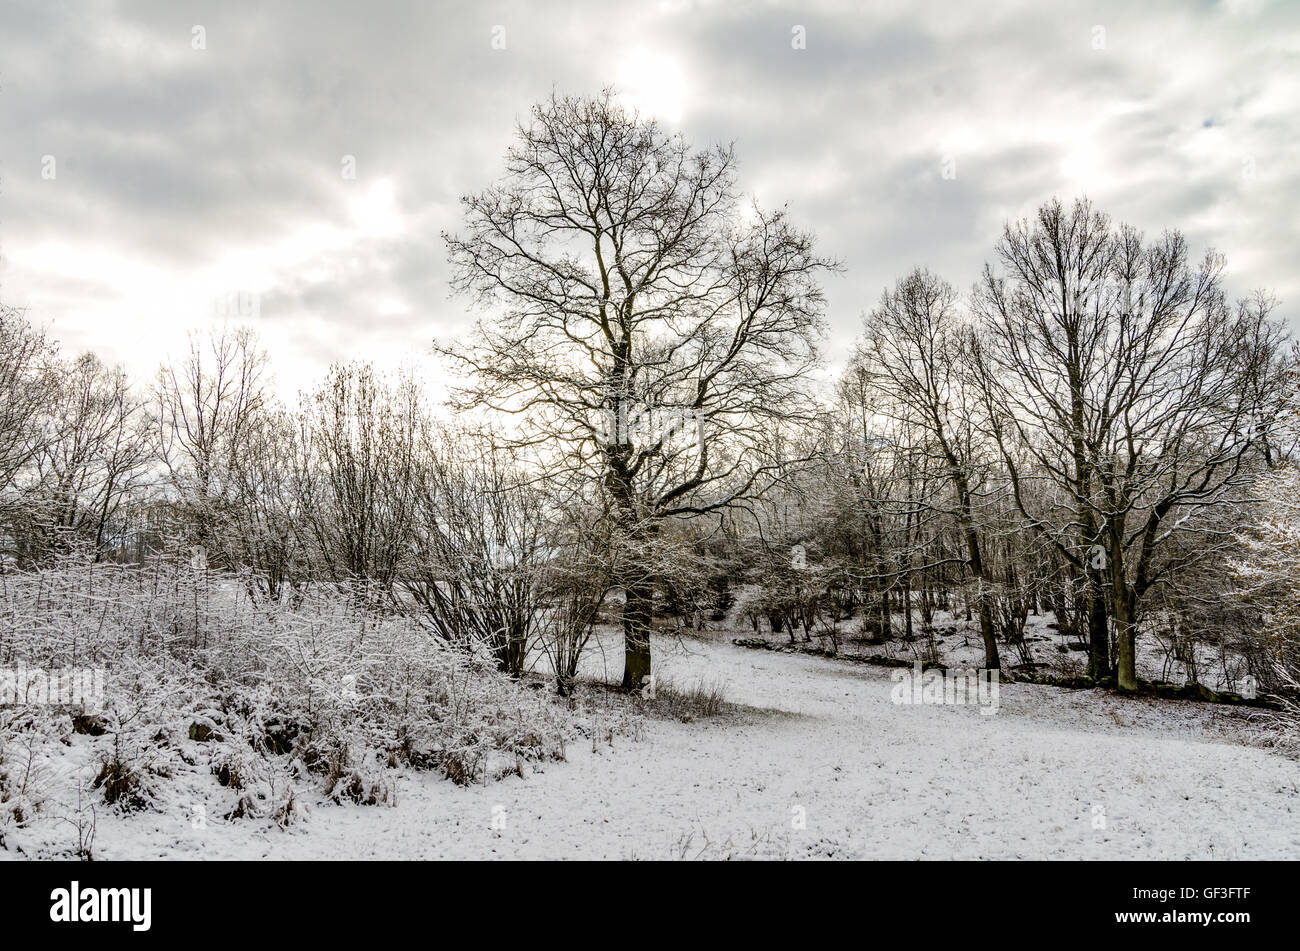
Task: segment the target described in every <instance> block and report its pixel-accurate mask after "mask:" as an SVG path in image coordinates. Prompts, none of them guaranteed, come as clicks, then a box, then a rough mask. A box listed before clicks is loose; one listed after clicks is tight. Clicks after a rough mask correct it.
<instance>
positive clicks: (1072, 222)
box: [974, 200, 1280, 690]
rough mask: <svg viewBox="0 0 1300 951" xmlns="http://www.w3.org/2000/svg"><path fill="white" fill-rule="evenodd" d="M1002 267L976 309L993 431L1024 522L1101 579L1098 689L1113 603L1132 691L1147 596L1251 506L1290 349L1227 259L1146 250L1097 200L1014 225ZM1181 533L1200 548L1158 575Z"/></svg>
mask: <svg viewBox="0 0 1300 951" xmlns="http://www.w3.org/2000/svg"><path fill="white" fill-rule="evenodd" d="M997 252H998V259H999V261H1000V264H1001V267H1002V268H1003V269H1005V272H1006V276H1005V278H1004V277H1002V276H1000V275H999V274H997V273H995V271H994V270H993V268H992V267H986V269H985V272H984V277H983V279H982V280H981V282H980V284H979V286H978V287H977V290H976V294H975V297H974V301H975V306H976V308H977V310H978V312H979V313H980V314H981V315H982V316H983V318H984V320H985V322H986V332H985V334H984V336H983V339H982V341H981V346H980V349H979V366H980V371H981V372H980V382H981V387H982V391H983V394H984V399H985V403H986V407H987V410H988V414H989V424H990V429H991V431H992V432H993V434H994V435H995V437H996V439H997V440H998V443H999V446H1000V449H1001V455H1002V457H1003V461H1004V463H1005V465H1006V467H1007V469H1008V475H1009V478H1010V481H1011V486H1012V490H1013V493H1014V498H1015V500H1016V503H1017V505H1018V507H1019V508H1020V510H1021V513H1022V515H1023V516H1024V517H1025V518H1026V519H1027V520H1028V522H1029V524H1030V526H1031V527H1032V528H1033V529H1035V530H1037V531H1039V532H1041V533H1043V534H1044V535H1045V536H1046V537H1048V538H1050V539H1051V541H1052V543H1053V544H1054V545H1055V546H1056V548H1057V550H1058V551H1059V553H1060V554H1061V556H1062V557H1063V558H1065V559H1066V560H1067V561H1068V562H1069V563H1070V564H1071V565H1073V566H1074V568H1075V570H1077V571H1079V572H1081V573H1087V576H1088V577H1089V579H1090V588H1089V590H1090V595H1091V609H1090V614H1091V647H1092V650H1091V662H1090V667H1091V670H1092V672H1093V673H1094V675H1098V674H1100V672H1101V671H1102V670H1103V669H1104V666H1108V664H1105V665H1103V661H1106V660H1107V658H1106V654H1105V651H1106V646H1107V631H1106V622H1105V613H1106V607H1107V599H1106V595H1107V594H1109V595H1110V597H1109V607H1110V610H1111V612H1112V613H1113V618H1114V623H1115V635H1116V645H1117V652H1118V658H1117V673H1118V681H1119V685H1120V687H1121V688H1123V689H1130V690H1131V689H1134V688H1136V686H1137V675H1136V668H1135V631H1136V626H1137V623H1138V620H1139V614H1138V610H1139V605H1140V600H1141V598H1142V595H1143V594H1144V593H1145V592H1146V591H1147V590H1148V589H1149V588H1150V587H1151V586H1152V585H1154V584H1156V583H1158V582H1159V581H1160V580H1161V579H1162V578H1163V577H1165V576H1166V575H1167V574H1168V573H1170V572H1172V571H1175V570H1177V569H1178V568H1179V567H1180V566H1182V565H1184V564H1186V563H1187V561H1188V559H1190V558H1194V557H1196V554H1197V552H1204V551H1206V550H1207V547H1212V545H1213V541H1214V537H1215V536H1214V533H1215V531H1216V529H1215V528H1214V527H1213V526H1212V525H1211V524H1209V523H1206V522H1204V521H1203V520H1201V519H1200V518H1199V517H1198V516H1199V515H1200V514H1201V512H1202V511H1204V510H1206V509H1211V508H1214V507H1218V506H1223V505H1230V504H1233V502H1234V501H1235V500H1237V499H1240V498H1241V497H1242V496H1243V494H1245V493H1246V492H1247V491H1248V487H1249V483H1250V480H1251V478H1252V475H1251V464H1252V463H1251V460H1252V459H1254V458H1256V457H1257V454H1258V450H1259V448H1260V446H1261V443H1262V442H1263V440H1261V438H1260V433H1261V430H1262V429H1263V430H1266V429H1267V426H1268V422H1267V421H1268V420H1269V419H1271V418H1273V416H1274V414H1275V405H1274V404H1275V400H1276V398H1277V387H1276V385H1275V383H1274V382H1273V377H1275V376H1276V375H1277V373H1278V365H1279V364H1278V360H1277V355H1276V354H1277V348H1278V345H1279V339H1280V336H1279V334H1280V332H1279V331H1278V329H1277V328H1276V326H1274V325H1273V324H1272V323H1271V320H1270V317H1269V312H1268V307H1267V306H1255V307H1251V306H1248V305H1243V306H1240V307H1238V308H1235V309H1234V308H1231V307H1229V306H1228V305H1227V303H1226V302H1225V300H1224V296H1223V292H1222V289H1221V274H1222V270H1223V262H1222V260H1221V259H1220V258H1219V257H1218V256H1216V255H1214V254H1212V253H1209V254H1207V255H1206V256H1205V257H1204V258H1203V259H1202V261H1201V262H1200V264H1199V265H1192V264H1191V263H1189V261H1188V252H1187V247H1186V242H1185V241H1184V239H1183V238H1182V236H1181V235H1179V234H1178V233H1176V232H1167V233H1165V234H1163V235H1161V236H1160V237H1159V238H1158V239H1157V240H1155V241H1152V242H1146V241H1144V239H1143V237H1142V235H1140V234H1139V233H1138V232H1136V231H1135V230H1134V229H1132V228H1129V227H1126V226H1119V227H1114V226H1112V224H1111V222H1110V219H1109V218H1108V217H1107V216H1105V215H1104V214H1102V213H1100V212H1098V211H1095V210H1094V209H1093V208H1092V206H1091V205H1090V204H1089V203H1088V202H1087V201H1085V200H1080V201H1077V202H1076V203H1075V204H1074V206H1073V207H1072V208H1069V209H1067V208H1065V207H1063V206H1062V205H1061V204H1060V203H1059V202H1056V201H1053V202H1049V203H1048V204H1045V205H1043V206H1042V207H1041V208H1040V209H1039V211H1038V214H1037V217H1036V219H1035V220H1034V221H1033V222H1026V221H1021V222H1017V223H1014V224H1008V225H1007V227H1006V229H1005V231H1004V233H1003V236H1002V239H1001V241H1000V242H999V244H998V248H997ZM1025 457H1027V458H1028V459H1029V460H1030V462H1031V466H1032V467H1031V468H1030V469H1028V470H1026V469H1025V468H1024V467H1023V466H1022V464H1021V462H1022V460H1023V459H1024V458H1025ZM1032 482H1037V483H1039V484H1040V485H1046V486H1050V490H1049V491H1043V492H1039V493H1031V492H1030V491H1029V486H1030V484H1031V483H1032ZM1035 496H1036V499H1035ZM1180 532H1203V533H1205V535H1204V537H1205V539H1206V544H1205V545H1201V546H1194V547H1188V548H1186V549H1184V552H1185V553H1184V554H1183V555H1182V556H1178V557H1171V558H1168V559H1162V558H1161V556H1160V553H1161V551H1162V550H1165V549H1166V548H1168V549H1169V550H1171V551H1172V547H1170V546H1166V541H1167V539H1169V538H1170V536H1171V535H1172V534H1174V533H1180Z"/></svg>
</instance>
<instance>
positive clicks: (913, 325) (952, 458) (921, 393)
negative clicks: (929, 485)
mask: <svg viewBox="0 0 1300 951" xmlns="http://www.w3.org/2000/svg"><path fill="white" fill-rule="evenodd" d="M956 307H957V294H956V291H954V289H953V288H952V287H951V286H950V285H949V284H947V283H946V282H945V281H943V280H942V279H940V278H939V277H937V276H936V275H934V274H931V273H930V272H929V271H925V270H920V269H919V270H916V271H914V272H913V273H912V274H910V275H908V276H907V277H906V278H904V279H903V280H901V281H899V283H898V284H897V286H896V287H895V288H894V289H893V290H892V291H886V292H885V293H884V294H883V295H882V296H881V299H880V305H879V306H878V307H877V308H876V309H875V310H874V311H872V313H871V314H870V315H868V317H867V322H866V335H865V340H864V342H863V350H864V352H865V355H866V356H868V357H869V360H870V366H871V367H872V368H873V369H874V371H875V372H874V373H873V374H872V375H871V377H870V384H871V386H872V388H873V389H874V390H875V391H876V392H878V393H880V394H882V396H883V397H884V399H883V400H881V401H880V402H879V403H878V404H877V412H879V413H881V414H882V415H891V414H897V415H898V416H900V417H901V418H900V421H901V422H905V423H908V424H911V425H912V426H913V427H914V430H915V433H916V438H915V439H914V444H915V446H916V448H917V449H918V450H919V451H920V452H922V453H925V454H930V455H933V456H934V457H935V459H936V461H937V462H938V463H939V465H940V466H941V469H942V472H943V474H944V477H945V478H946V480H947V482H948V483H949V485H950V486H951V490H952V500H951V503H950V504H949V505H948V506H945V507H946V508H948V510H949V511H950V512H951V514H952V517H953V518H954V519H955V521H956V525H957V529H958V531H959V532H960V534H961V538H962V541H963V543H964V544H965V548H966V565H967V567H968V568H969V570H970V573H971V576H972V577H973V578H974V579H975V581H976V585H977V595H976V597H977V609H978V613H979V622H980V635H981V637H982V639H983V641H984V657H985V665H986V667H988V669H990V670H992V669H996V668H997V667H999V666H1000V665H999V661H998V646H997V641H996V639H995V637H994V625H993V608H992V604H991V600H990V593H991V592H990V587H991V584H992V577H991V575H990V574H989V573H988V572H987V571H986V570H985V555H984V553H983V552H982V551H981V543H980V533H979V528H978V525H977V512H976V509H977V506H979V505H980V504H982V503H981V499H982V497H983V496H985V495H986V494H987V492H988V487H987V485H986V482H987V473H986V471H985V470H986V466H985V465H984V462H983V460H982V459H981V458H980V447H979V446H978V444H977V440H976V437H975V431H976V426H975V417H974V411H975V409H976V406H977V401H976V400H975V399H974V398H973V396H971V395H970V394H969V393H968V389H969V388H971V381H970V376H969V374H968V373H967V370H966V362H967V361H966V355H967V350H966V345H967V343H968V337H967V335H966V334H965V332H964V328H963V327H962V326H961V324H960V323H959V318H958V314H957V309H956Z"/></svg>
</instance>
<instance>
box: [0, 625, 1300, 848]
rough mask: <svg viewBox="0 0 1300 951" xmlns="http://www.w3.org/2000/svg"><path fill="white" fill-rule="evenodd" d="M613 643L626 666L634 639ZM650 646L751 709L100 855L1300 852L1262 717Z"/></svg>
mask: <svg viewBox="0 0 1300 951" xmlns="http://www.w3.org/2000/svg"><path fill="white" fill-rule="evenodd" d="M604 640H605V644H604V649H605V657H604V658H603V662H605V663H610V664H612V665H613V666H614V667H615V668H617V666H618V663H617V662H618V659H619V655H620V653H621V651H620V645H619V644H618V642H617V640H616V639H615V638H614V637H613V635H612V633H611V634H609V635H606V636H605V638H604ZM655 647H656V650H657V652H658V654H657V660H656V663H657V669H658V675H659V677H661V678H664V679H668V680H671V681H672V682H674V683H676V684H678V685H680V686H686V685H689V684H691V683H693V682H696V681H699V680H707V681H720V682H721V683H722V684H723V685H724V689H725V693H726V697H727V699H728V700H729V701H730V702H732V703H734V704H736V705H738V709H737V710H736V711H735V712H733V713H731V714H729V715H727V716H725V717H722V718H717V719H711V720H697V721H693V722H690V723H680V722H677V721H671V720H658V719H653V720H650V721H648V722H647V723H646V726H645V729H644V733H643V735H641V736H639V737H637V738H630V737H624V736H616V737H615V738H614V740H613V742H612V744H611V743H609V742H607V741H606V740H605V739H603V738H602V739H600V740H597V741H592V742H584V743H581V744H572V745H571V746H570V748H569V751H568V761H567V762H555V763H548V764H545V765H542V766H537V767H530V768H527V769H526V771H525V772H526V775H525V777H524V778H519V777H514V776H512V777H508V778H506V779H504V780H501V781H499V782H495V783H490V784H488V785H474V786H470V787H459V786H455V785H453V784H452V783H450V782H448V781H447V780H445V779H443V778H441V777H439V776H437V775H436V774H432V773H420V772H413V771H406V770H403V771H400V773H399V774H398V776H397V779H396V782H395V789H396V797H395V803H394V804H393V805H391V806H371V807H362V806H352V805H342V806H340V805H334V804H327V803H323V802H322V803H317V804H315V805H314V806H313V808H312V810H311V812H310V814H309V815H307V816H306V817H305V818H304V819H302V820H301V821H299V822H298V823H296V824H294V825H292V826H290V827H289V828H288V829H287V830H281V829H280V828H278V827H277V826H275V825H274V824H272V823H270V822H267V821H249V820H242V821H233V822H227V821H224V820H221V819H218V818H214V816H215V815H216V814H217V812H218V810H217V809H216V808H215V807H214V808H212V809H208V810H207V816H208V818H207V820H206V827H205V828H201V829H195V828H193V823H192V821H191V819H192V814H193V808H192V805H187V797H203V796H215V795H217V794H219V793H222V792H224V791H223V790H220V789H219V787H216V786H215V784H213V783H212V782H211V781H210V779H205V780H204V781H203V782H198V781H197V778H196V781H195V783H194V785H193V788H190V789H186V790H184V791H182V792H177V793H175V794H173V795H172V796H171V797H170V798H169V800H168V801H167V803H165V804H164V809H165V811H164V812H163V813H158V812H151V813H143V814H135V815H132V816H120V815H117V814H114V813H112V812H111V811H109V810H106V809H105V808H103V807H100V810H99V813H100V814H99V817H98V822H97V830H96V839H95V847H94V851H95V856H96V858H101V859H147V858H155V857H158V858H211V859H230V858H272V859H308V858H350V859H354V858H355V859H372V858H373V859H381V858H398V859H434V858H461V859H493V858H504V859H550V858H575V859H577V858H582V859H631V858H638V859H665V858H703V859H721V858H748V857H753V858H865V859H908V858H925V859H940V858H961V859H975V858H988V859H1004V858H1024V859H1053V858H1059V859H1073V858H1097V859H1101V858H1108V859H1115V858H1122V859H1139V858H1143V859H1287V858H1297V857H1300V766H1298V765H1297V763H1296V762H1294V761H1293V760H1290V759H1288V758H1286V757H1284V756H1281V755H1279V754H1277V753H1274V752H1270V751H1267V750H1265V749H1261V748H1257V747H1254V746H1251V745H1248V744H1247V740H1248V738H1249V736H1250V733H1251V726H1250V724H1249V723H1248V718H1249V716H1250V715H1251V712H1250V711H1248V710H1244V709H1239V708H1230V707H1218V706H1212V705H1204V704H1195V703H1186V702H1174V701H1154V700H1146V699H1129V698H1122V697H1118V696H1116V695H1113V694H1109V693H1103V692H1100V691H1071V690H1064V689H1060V688H1054V687H1046V686H1036V685H1031V684H1004V685H1002V687H1001V692H1000V706H999V709H998V712H997V713H996V714H994V715H981V713H980V712H979V708H978V707H971V706H934V705H920V706H909V705H898V704H895V703H893V702H892V700H891V692H892V689H893V686H894V682H893V680H891V677H890V674H891V671H890V670H888V669H885V668H877V667H872V666H868V665H862V664H849V663H845V662H843V661H835V660H830V659H823V658H817V657H810V656H806V655H797V654H781V653H771V652H767V651H756V650H747V649H743V648H739V647H736V646H733V645H731V644H729V643H717V642H706V641H697V640H675V639H670V638H658V639H657V641H656V645H655ZM588 660H589V663H593V664H597V665H599V664H601V663H602V658H601V657H600V656H599V654H596V655H592V656H591V657H589V659H588ZM83 739H84V738H83ZM68 755H69V756H75V755H76V751H75V748H73V749H70V750H69V753H68ZM800 820H803V821H802V823H801V821H800ZM1102 820H1104V822H1103V821H1102ZM494 822H495V826H496V827H494ZM1099 825H1100V826H1104V827H1099ZM62 835H63V837H64V838H65V839H66V831H65V832H64V833H62ZM38 842H39V836H34V837H33V838H31V839H29V840H28V844H29V846H35V844H36V843H38ZM36 851H37V853H38V854H39V851H40V850H39V848H36ZM0 856H4V857H9V858H12V857H14V856H13V853H12V852H10V853H5V852H3V851H0Z"/></svg>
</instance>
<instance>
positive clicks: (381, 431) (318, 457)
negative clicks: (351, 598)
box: [296, 363, 425, 595]
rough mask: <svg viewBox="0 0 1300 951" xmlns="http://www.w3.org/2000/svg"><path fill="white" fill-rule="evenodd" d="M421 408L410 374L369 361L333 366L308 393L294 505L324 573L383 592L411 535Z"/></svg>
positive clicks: (389, 585)
mask: <svg viewBox="0 0 1300 951" xmlns="http://www.w3.org/2000/svg"><path fill="white" fill-rule="evenodd" d="M424 415H425V409H424V404H423V397H422V394H421V391H420V387H419V384H418V381H417V380H416V379H415V378H414V377H411V376H409V375H403V376H402V377H401V378H400V379H398V380H397V381H395V382H394V383H392V384H390V383H389V382H387V381H385V380H384V379H383V378H381V377H380V376H379V375H378V374H377V373H376V372H375V370H374V368H373V367H372V366H371V365H369V364H362V363H354V364H345V365H336V366H333V367H331V368H330V371H329V375H328V376H327V377H326V380H325V382H324V383H322V384H321V386H320V387H319V388H318V389H317V390H316V391H315V392H314V393H312V394H311V395H310V397H309V398H308V400H307V403H306V406H305V407H304V410H303V416H302V421H301V427H302V431H301V433H300V436H299V438H298V440H297V444H298V447H299V453H298V457H297V461H296V468H297V485H298V487H299V490H300V493H301V495H300V499H299V505H300V511H301V513H302V515H303V518H304V520H305V522H306V526H307V531H308V533H309V535H310V537H311V541H312V545H313V549H314V553H315V555H316V557H317V559H318V560H319V563H320V564H321V565H322V566H323V568H324V570H325V572H326V574H327V576H328V577H329V578H330V579H331V580H332V581H334V582H336V583H338V584H348V585H351V584H354V583H355V584H360V585H363V586H364V585H374V586H376V587H377V589H378V591H379V592H380V593H381V594H385V595H386V594H388V593H390V592H391V590H392V586H393V583H394V581H396V579H397V573H398V569H399V567H400V566H401V564H402V558H403V553H404V547H405V546H406V545H407V544H408V542H409V540H410V532H411V525H412V519H413V517H414V515H413V512H414V509H413V506H414V485H415V473H416V451H417V441H418V439H419V436H420V431H421V428H422V426H423V425H424Z"/></svg>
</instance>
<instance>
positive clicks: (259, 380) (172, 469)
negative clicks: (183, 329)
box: [154, 327, 268, 546]
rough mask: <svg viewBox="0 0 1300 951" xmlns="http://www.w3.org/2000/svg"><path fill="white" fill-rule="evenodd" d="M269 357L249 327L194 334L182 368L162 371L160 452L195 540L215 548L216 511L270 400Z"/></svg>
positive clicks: (158, 390)
mask: <svg viewBox="0 0 1300 951" xmlns="http://www.w3.org/2000/svg"><path fill="white" fill-rule="evenodd" d="M266 377H267V361H266V354H265V352H264V351H261V350H259V349H258V347H257V338H256V336H255V335H254V334H253V332H252V331H251V330H250V329H249V328H247V327H225V328H222V329H221V330H220V331H218V332H215V333H212V334H209V335H208V336H207V337H206V338H205V337H202V336H200V335H198V334H196V333H192V334H191V335H190V348H189V353H188V354H187V355H186V357H185V360H184V362H183V363H182V364H181V365H180V366H176V365H174V364H170V365H165V366H163V367H162V368H161V369H160V370H159V371H158V381H157V384H156V386H155V390H154V400H155V403H156V407H157V409H156V412H157V425H158V436H159V446H160V452H161V455H162V459H163V462H164V463H165V465H166V467H167V470H168V473H169V475H170V478H171V483H172V487H173V489H174V490H175V492H176V493H177V495H178V496H179V498H180V501H181V503H182V505H184V506H186V507H187V508H188V509H190V510H191V512H192V515H193V519H194V525H195V538H196V540H197V541H198V543H199V544H201V545H204V546H213V545H214V541H215V535H214V531H215V526H214V523H215V519H216V517H217V515H216V511H217V509H219V508H220V507H221V506H222V505H223V504H224V502H225V501H226V496H227V493H228V490H229V488H230V474H231V472H232V469H233V466H234V464H235V460H236V459H238V458H239V455H240V453H241V452H242V451H243V449H244V446H245V441H246V438H247V435H248V433H249V430H250V428H251V426H252V423H253V420H254V418H255V417H256V416H257V414H258V413H259V412H260V411H261V410H262V408H263V406H264V405H265V402H266V393H267V388H268V380H267V378H266Z"/></svg>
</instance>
